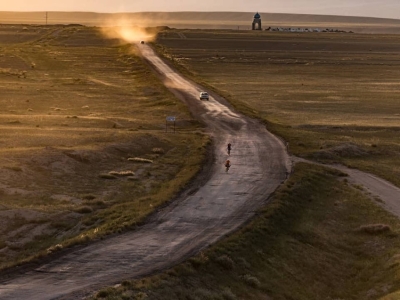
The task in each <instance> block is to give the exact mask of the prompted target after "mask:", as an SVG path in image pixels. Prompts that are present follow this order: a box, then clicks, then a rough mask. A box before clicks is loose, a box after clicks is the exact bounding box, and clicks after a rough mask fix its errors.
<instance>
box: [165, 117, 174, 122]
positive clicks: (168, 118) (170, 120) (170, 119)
mask: <svg viewBox="0 0 400 300" xmlns="http://www.w3.org/2000/svg"><path fill="white" fill-rule="evenodd" d="M175 120H176V118H175V117H173V116H169V117H167V121H168V122H175Z"/></svg>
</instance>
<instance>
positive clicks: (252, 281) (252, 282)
mask: <svg viewBox="0 0 400 300" xmlns="http://www.w3.org/2000/svg"><path fill="white" fill-rule="evenodd" d="M243 280H244V282H245V283H246V284H247V285H249V286H251V287H253V288H258V287H260V285H261V283H260V280H258V278H257V277H254V276H251V275H249V274H246V275H244V276H243Z"/></svg>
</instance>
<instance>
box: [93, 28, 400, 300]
mask: <svg viewBox="0 0 400 300" xmlns="http://www.w3.org/2000/svg"><path fill="white" fill-rule="evenodd" d="M182 34H183V35H182ZM399 41H400V39H399V37H398V36H365V35H353V34H352V35H341V34H334V35H330V34H328V35H325V34H318V35H315V34H305V35H301V34H279V33H278V34H271V33H265V32H256V33H254V32H234V31H201V30H199V31H192V30H188V31H179V35H178V34H177V32H175V31H168V32H164V33H163V34H162V35H160V36H159V39H158V41H157V45H156V46H157V47H158V51H159V52H160V53H162V54H163V55H164V56H165V57H166V58H167V59H169V60H170V61H171V63H173V64H174V65H175V67H177V68H178V69H179V70H180V71H181V72H183V73H185V74H186V75H188V76H190V77H192V78H193V79H195V80H196V81H199V82H202V83H203V84H204V85H206V86H208V88H209V89H210V90H212V91H214V92H218V93H219V94H222V95H224V96H225V97H226V98H227V99H229V100H230V102H231V103H232V104H233V105H234V106H235V107H236V108H237V109H238V110H240V111H241V112H243V113H245V114H247V115H250V116H253V117H257V118H260V119H261V120H263V121H264V122H265V124H266V125H267V126H268V128H269V129H270V130H272V131H273V132H275V133H276V134H278V135H279V136H281V137H283V138H285V139H286V140H287V141H288V142H289V150H290V151H291V152H292V153H293V154H295V155H298V156H302V157H305V158H309V159H313V160H317V161H320V162H327V163H335V162H338V163H343V164H347V165H349V166H353V167H357V168H360V169H363V170H367V171H370V172H372V173H375V174H378V175H380V176H381V177H384V178H386V179H388V180H390V181H392V182H394V183H395V184H397V185H400V181H399V171H400V158H399V153H400V151H399V150H400V149H399V146H400V141H399V135H398V131H399V125H400V115H399V111H398V105H397V104H398V103H397V102H398V101H397V100H398V95H399V92H400V90H399V82H398V78H399V71H398V70H399V66H398V65H399V62H398V50H399V48H400V43H399ZM399 225H400V222H399V220H398V219H397V218H396V217H394V216H392V215H390V214H389V213H387V212H385V211H384V210H383V209H382V208H380V207H379V206H378V205H377V204H376V203H374V202H372V201H371V199H370V198H368V197H366V196H365V194H364V193H363V192H362V188H361V187H359V186H351V185H349V184H348V182H347V180H346V178H345V177H343V174H341V173H338V172H337V171H332V170H328V169H324V168H321V167H315V166H311V165H307V164H300V165H297V166H296V168H295V170H294V173H293V175H292V176H291V177H290V179H289V180H288V181H287V182H286V183H285V184H284V185H283V186H282V187H281V188H280V189H279V190H278V191H277V192H276V193H275V195H274V196H273V197H272V198H271V199H270V202H269V204H268V205H267V206H266V207H265V208H264V209H263V210H262V211H260V213H259V216H258V217H257V218H256V219H255V220H254V221H253V222H251V223H250V224H249V225H248V226H246V227H245V228H243V229H242V230H241V231H239V232H238V233H236V234H234V235H232V236H230V237H228V238H227V239H226V240H224V241H221V242H220V243H218V244H217V245H215V246H213V247H211V248H210V249H207V250H205V251H204V252H202V253H200V254H199V255H198V256H196V257H194V258H192V259H190V260H189V261H188V262H186V263H184V264H181V265H179V266H177V267H175V268H173V269H171V270H169V271H167V272H165V273H163V274H160V275H157V276H153V277H149V278H145V279H141V280H137V281H126V282H123V283H122V284H121V286H119V287H116V288H107V289H104V290H101V291H99V292H98V293H97V295H96V296H95V297H94V298H95V299H100V298H103V299H196V300H197V299H271V298H272V299H385V300H387V299H397V298H398V290H399V289H400V284H399V281H398V274H399V269H398V262H397V260H398V249H399V244H398V232H399V231H398V230H399Z"/></svg>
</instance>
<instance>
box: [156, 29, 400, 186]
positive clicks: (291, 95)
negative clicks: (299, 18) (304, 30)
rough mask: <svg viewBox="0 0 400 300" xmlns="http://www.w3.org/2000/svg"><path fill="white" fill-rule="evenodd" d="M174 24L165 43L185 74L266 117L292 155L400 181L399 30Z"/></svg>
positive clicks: (161, 45)
mask: <svg viewBox="0 0 400 300" xmlns="http://www.w3.org/2000/svg"><path fill="white" fill-rule="evenodd" d="M180 33H181V34H183V36H184V37H186V38H180V37H179V36H178V35H177V33H176V32H175V31H168V32H164V33H163V34H161V35H160V36H159V38H158V41H157V42H158V45H159V46H158V49H159V51H160V52H161V53H164V55H165V57H168V58H169V59H171V60H173V62H174V63H175V65H176V66H177V67H178V68H180V70H181V71H182V72H185V73H186V74H187V75H189V76H192V77H193V78H194V79H196V80H198V81H201V82H202V83H204V84H205V85H207V86H208V87H209V88H210V89H212V90H215V91H217V92H219V93H220V94H222V95H224V96H225V97H226V98H228V99H229V100H230V101H231V103H233V104H234V105H235V106H236V108H237V109H238V110H241V111H242V112H244V113H246V114H249V115H251V116H254V117H258V118H260V119H262V120H264V121H265V122H266V124H267V126H268V128H269V129H270V130H271V131H273V132H274V133H276V134H277V135H279V136H281V137H283V138H284V139H285V140H286V141H288V143H289V150H290V152H291V153H293V154H295V155H298V156H302V157H305V158H309V159H314V160H317V161H320V162H327V163H343V164H346V165H348V166H350V167H356V168H359V169H362V170H365V171H368V172H372V173H375V174H377V175H379V176H381V177H383V178H385V179H387V180H389V181H392V182H393V183H395V184H396V185H398V186H400V154H399V153H400V135H399V130H400V111H399V106H398V99H399V95H400V83H399V80H398V78H399V77H400V63H399V59H398V58H399V51H400V37H399V36H395V35H357V34H323V33H321V34H296V33H268V32H248V31H204V30H187V31H180Z"/></svg>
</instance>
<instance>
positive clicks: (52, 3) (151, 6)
mask: <svg viewBox="0 0 400 300" xmlns="http://www.w3.org/2000/svg"><path fill="white" fill-rule="evenodd" d="M0 11H90V12H105V13H113V12H145V11H242V12H257V11H258V12H264V13H268V12H271V13H299V14H323V15H343V16H368V17H378V18H394V19H400V0H250V1H248V0H229V1H226V0H201V1H199V0H168V1H167V0H64V1H56V0H0Z"/></svg>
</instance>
